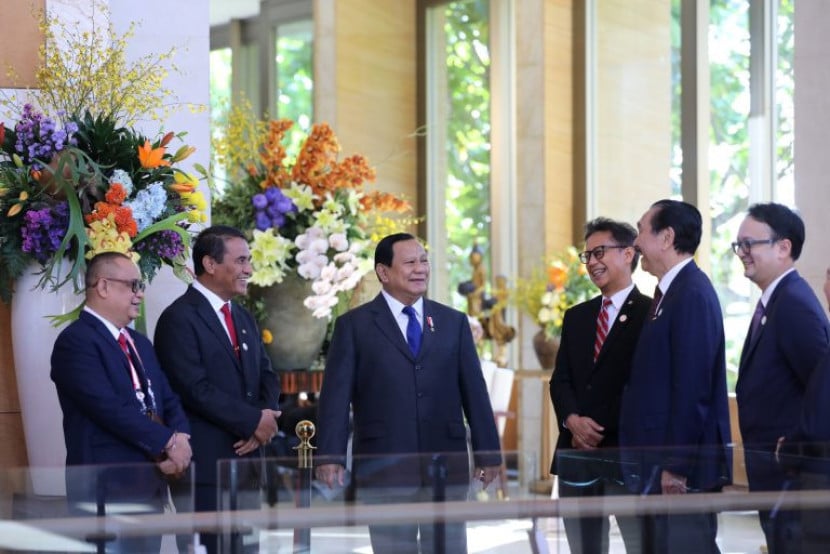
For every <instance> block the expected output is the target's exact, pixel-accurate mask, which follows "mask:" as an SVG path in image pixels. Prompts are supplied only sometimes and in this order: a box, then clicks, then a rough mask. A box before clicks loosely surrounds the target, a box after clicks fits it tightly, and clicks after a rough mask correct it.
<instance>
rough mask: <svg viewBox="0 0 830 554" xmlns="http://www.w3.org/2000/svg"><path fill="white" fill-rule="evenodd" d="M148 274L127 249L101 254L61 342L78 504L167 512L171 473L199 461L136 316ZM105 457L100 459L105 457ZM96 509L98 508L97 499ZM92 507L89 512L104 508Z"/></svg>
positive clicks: (59, 376) (145, 548) (140, 545)
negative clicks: (143, 275)
mask: <svg viewBox="0 0 830 554" xmlns="http://www.w3.org/2000/svg"><path fill="white" fill-rule="evenodd" d="M143 298H144V282H143V281H142V280H141V276H140V274H139V271H138V267H136V265H135V264H134V263H133V262H132V260H131V259H130V258H129V257H128V256H126V255H124V254H121V253H119V252H107V253H103V254H98V255H97V256H95V257H94V258H92V260H90V262H89V264H88V266H87V272H86V303H85V306H84V309H83V311H82V312H81V314H80V315H79V317H78V319H77V320H76V321H74V322H73V323H72V324H71V325H69V326H68V327H67V328H66V329H64V330H63V331H62V332H61V334H60V335H59V336H58V338H57V340H56V341H55V345H54V349H53V351H52V373H51V376H52V380H53V381H54V382H55V386H56V387H57V391H58V399H59V400H60V404H61V409H62V410H63V431H64V440H65V441H66V465H67V471H66V489H67V498H68V500H69V502H70V509H71V510H72V511H73V512H76V511H79V510H80V506H81V503H91V504H92V506H95V505H96V504H100V502H101V501H103V502H104V507H105V511H106V510H111V511H114V510H115V508H114V507H113V506H112V504H114V503H120V504H125V503H129V504H130V505H133V506H136V505H137V506H143V508H142V510H143V511H147V512H161V511H162V509H163V506H164V504H165V503H166V499H167V496H168V494H167V484H166V482H165V480H164V478H163V477H164V476H165V475H166V476H170V477H174V476H178V475H181V474H182V473H184V472H185V470H186V469H187V467H188V465H189V464H190V456H191V450H190V443H189V440H188V436H189V433H190V425H189V423H188V421H187V418H186V417H185V414H184V411H183V410H182V406H181V404H180V402H179V399H178V397H177V396H176V395H175V394H174V393H173V391H172V390H171V389H170V385H169V384H168V382H167V379H166V377H165V375H164V373H163V372H162V371H161V368H160V367H159V363H158V360H157V359H156V356H155V353H154V352H153V347H152V345H151V344H150V341H149V340H148V339H147V338H146V337H144V336H143V335H142V334H140V333H137V332H136V331H134V330H132V329H129V328H128V327H127V326H128V325H129V324H130V322H132V321H133V320H134V319H135V318H136V317H137V316H138V313H139V306H140V305H141V301H142V299H143ZM98 466H100V468H99V467H98ZM93 510H94V508H93ZM94 513H95V512H94V511H93V512H91V513H90V512H87V514H88V515H94ZM160 547H161V537H158V536H148V537H126V538H125V537H120V538H117V539H116V540H115V541H112V542H108V543H107V552H111V551H116V552H152V551H155V552H158V550H159V548H160Z"/></svg>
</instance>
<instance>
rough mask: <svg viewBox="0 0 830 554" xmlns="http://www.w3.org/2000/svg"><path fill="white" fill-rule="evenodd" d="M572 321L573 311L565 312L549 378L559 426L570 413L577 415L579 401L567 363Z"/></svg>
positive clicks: (562, 425)
mask: <svg viewBox="0 0 830 554" xmlns="http://www.w3.org/2000/svg"><path fill="white" fill-rule="evenodd" d="M572 322H573V312H571V311H570V310H568V311H567V312H565V318H564V320H563V322H562V338H561V340H560V342H559V351H558V352H557V353H556V366H555V367H554V370H553V376H552V377H551V380H550V399H551V402H553V409H554V411H555V412H556V419H557V421H558V422H559V427H560V429H561V428H564V427H565V420H566V419H567V418H568V416H569V415H571V414H577V415H579V403H578V402H577V400H576V394H575V392H574V383H573V377H572V375H571V367H570V364H569V363H568V355H567V353H568V351H569V350H568V348H570V341H569V335H570V333H569V330H570V328H571V324H572Z"/></svg>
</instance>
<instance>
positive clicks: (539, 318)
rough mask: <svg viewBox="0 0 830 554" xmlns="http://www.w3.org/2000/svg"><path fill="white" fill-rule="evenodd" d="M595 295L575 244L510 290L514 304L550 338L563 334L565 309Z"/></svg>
mask: <svg viewBox="0 0 830 554" xmlns="http://www.w3.org/2000/svg"><path fill="white" fill-rule="evenodd" d="M595 295H596V287H595V286H594V284H593V283H592V282H591V279H590V277H589V276H588V271H587V270H586V268H585V264H582V263H580V261H579V252H578V251H577V249H576V248H574V247H573V246H569V247H568V248H566V249H565V251H564V252H563V253H562V254H560V255H557V256H552V257H550V258H548V259H547V260H546V261H545V264H544V266H543V267H541V268H536V269H535V270H534V271H533V273H532V275H531V276H530V277H529V278H520V279H518V280H517V282H516V286H515V288H514V289H513V291H512V293H511V298H512V301H513V303H514V304H515V305H516V307H518V308H519V309H520V310H522V311H523V312H525V313H526V314H527V315H529V316H530V317H531V318H533V321H535V322H536V324H537V325H539V326H540V327H541V328H542V329H543V330H544V332H545V335H546V336H547V337H548V338H552V337H555V336H559V335H561V333H562V319H563V318H564V317H565V311H566V310H567V309H568V308H570V307H571V306H573V305H575V304H579V303H580V302H584V301H585V300H588V299H590V298H592V297H593V296H595Z"/></svg>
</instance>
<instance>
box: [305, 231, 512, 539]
mask: <svg viewBox="0 0 830 554" xmlns="http://www.w3.org/2000/svg"><path fill="white" fill-rule="evenodd" d="M429 272H430V268H429V258H428V257H427V254H426V251H425V250H424V247H423V246H422V245H421V243H420V242H419V241H418V240H417V239H416V238H415V237H413V236H412V235H409V234H405V233H399V234H395V235H390V236H387V237H385V238H383V239H382V240H381V241H380V242H379V243H378V245H377V248H376V250H375V273H376V274H377V276H378V279H379V280H380V282H381V284H382V286H383V290H382V291H381V293H380V294H379V295H378V296H377V297H376V298H375V299H374V300H372V301H371V302H369V303H367V304H365V305H363V306H360V307H358V308H355V309H353V310H351V311H349V312H348V313H346V314H344V315H342V316H340V317H339V318H337V322H336V324H335V329H334V335H333V337H332V340H331V346H330V347H329V353H328V359H327V361H326V373H325V377H324V379H323V387H322V391H321V393H320V401H319V412H318V422H319V430H318V437H319V439H318V459H320V460H326V463H323V464H322V465H320V466H319V467H318V468H317V478H318V479H319V480H320V481H322V482H323V483H326V484H328V485H329V486H335V485H343V484H344V481H345V477H344V476H345V469H344V466H345V465H346V446H347V442H348V439H349V406H351V408H352V412H353V416H354V417H353V419H354V439H353V453H354V463H353V475H354V477H353V479H354V484H355V486H356V488H357V498H358V500H360V499H361V495H363V494H364V493H367V489H369V488H374V487H378V488H379V489H380V490H382V491H383V493H381V494H383V498H382V499H380V500H379V501H382V502H416V501H422V500H430V499H431V494H432V482H433V477H434V476H435V471H432V470H433V469H434V468H433V467H431V466H432V465H433V464H432V463H431V461H432V460H433V458H434V457H435V456H436V455H443V456H444V457H445V464H446V474H445V476H446V481H447V484H448V492H447V498H448V499H452V498H456V499H457V498H464V495H466V491H467V488H468V486H469V483H470V476H469V460H468V457H467V429H466V425H465V422H464V418H465V416H466V419H467V423H469V426H470V437H471V441H472V448H473V452H474V457H475V466H476V475H477V478H479V479H480V480H481V481H482V482H483V483H484V485H485V486H486V485H487V484H488V483H489V482H490V481H492V479H493V478H494V477H495V476H496V475H498V472H499V465H500V463H501V455H500V453H499V438H498V433H497V431H496V425H495V419H494V417H493V411H492V408H491V407H490V400H489V397H488V395H487V387H486V385H485V382H484V377H483V375H482V372H481V366H480V364H479V359H478V354H477V353H476V349H475V345H474V344H473V337H472V333H471V331H470V325H469V323H468V322H467V316H466V315H465V314H463V313H461V312H458V311H456V310H453V309H451V308H448V307H446V306H444V305H442V304H439V303H437V302H433V301H431V300H427V299H425V298H424V295H425V294H426V292H427V285H428V283H429ZM407 312H409V313H407ZM438 473H442V472H441V471H439V472H438ZM439 477H443V474H442V475H439ZM364 498H365V496H364ZM369 531H370V535H371V541H372V550H373V551H374V552H375V553H377V554H381V553H387V552H388V553H396V554H397V553H417V552H433V550H432V547H433V545H434V542H435V536H434V535H433V533H432V531H433V529H432V525H420V526H419V525H390V526H378V525H371V526H370V527H369ZM445 531H446V533H445V535H446V542H445V543H444V544H443V545H441V546H439V551H440V552H454V553H455V552H459V553H460V552H466V551H467V549H466V531H465V525H464V524H463V523H460V524H459V523H448V524H447V525H446V528H445ZM419 533H420V546H419Z"/></svg>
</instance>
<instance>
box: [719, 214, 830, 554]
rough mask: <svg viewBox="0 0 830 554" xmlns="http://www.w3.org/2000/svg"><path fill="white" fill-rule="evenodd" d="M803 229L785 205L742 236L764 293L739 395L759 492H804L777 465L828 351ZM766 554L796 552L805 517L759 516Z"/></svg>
mask: <svg viewBox="0 0 830 554" xmlns="http://www.w3.org/2000/svg"><path fill="white" fill-rule="evenodd" d="M804 239H805V229H804V222H803V221H802V220H801V218H800V217H799V216H798V214H796V213H795V212H794V211H792V210H791V209H790V208H788V207H786V206H784V205H781V204H774V203H768V204H755V205H753V206H750V208H749V212H748V213H747V216H746V217H745V218H744V220H743V222H742V223H741V226H740V228H739V229H738V237H737V240H736V242H734V243H732V248H733V250H734V251H735V254H736V255H737V256H738V257H739V258H740V259H741V263H742V264H743V266H744V275H745V276H746V277H747V278H748V279H749V280H750V281H752V282H753V283H755V284H756V285H757V286H758V288H759V289H760V291H761V298H760V300H759V301H758V305H757V306H756V310H755V314H754V315H753V321H752V324H751V325H750V329H749V331H748V332H747V336H746V340H745V341H744V347H743V350H742V351H741V361H740V366H739V369H738V384H737V386H736V389H735V392H736V394H737V400H738V420H739V422H740V427H741V437H742V439H743V443H744V451H745V456H746V472H747V478H748V480H749V488H750V490H752V491H774V490H782V489H783V488H797V487H798V483H797V480H796V479H795V478H794V477H793V476H791V475H788V474H787V472H785V470H784V469H782V468H781V467H780V466H779V465H778V464H777V463H776V461H775V459H774V450H775V446H776V442H777V440H778V438H779V437H781V436H784V435H788V434H792V433H793V431H794V430H795V429H796V428H797V426H798V424H799V417H800V415H801V411H802V408H803V407H804V398H805V395H806V394H807V390H808V383H809V382H810V379H811V376H812V374H813V373H814V372H815V371H817V370H819V369H817V365H818V363H819V361H820V360H821V359H822V357H823V356H824V353H825V352H826V351H827V348H828V336H829V335H830V330H829V329H828V323H827V316H826V315H825V314H824V310H823V309H822V307H821V304H820V303H819V300H818V298H816V295H815V293H813V291H812V289H811V288H810V285H809V284H808V283H807V282H806V281H805V280H804V279H803V278H802V277H801V276H800V275H799V274H798V271H796V269H795V262H796V260H798V258H799V256H800V255H801V250H802V247H803V245H804ZM759 517H760V520H761V527H762V528H763V530H764V535H765V536H766V542H767V548H768V549H769V552H770V553H771V554H775V553H776V552H797V551H798V547H797V545H798V543H799V540H800V539H799V535H800V530H799V523H798V517H797V514H796V513H795V512H792V511H786V510H784V511H778V513H777V514H775V517H772V514H771V513H770V512H769V511H768V510H762V511H760V512H759Z"/></svg>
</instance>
